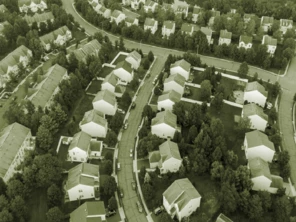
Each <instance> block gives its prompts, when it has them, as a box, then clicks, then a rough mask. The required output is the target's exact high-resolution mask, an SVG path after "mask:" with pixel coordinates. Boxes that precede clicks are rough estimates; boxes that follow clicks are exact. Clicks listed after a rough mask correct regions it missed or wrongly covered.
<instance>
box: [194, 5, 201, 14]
mask: <svg viewBox="0 0 296 222" xmlns="http://www.w3.org/2000/svg"><path fill="white" fill-rule="evenodd" d="M202 11H203V9H202V8H201V7H199V6H194V7H193V12H192V14H193V15H196V14H199V13H201V12H202Z"/></svg>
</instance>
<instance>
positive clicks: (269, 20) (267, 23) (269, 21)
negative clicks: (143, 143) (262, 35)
mask: <svg viewBox="0 0 296 222" xmlns="http://www.w3.org/2000/svg"><path fill="white" fill-rule="evenodd" d="M273 21H274V19H273V17H268V16H262V17H261V27H262V28H263V30H264V32H268V30H270V29H271V26H272V25H273Z"/></svg>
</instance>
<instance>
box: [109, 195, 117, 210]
mask: <svg viewBox="0 0 296 222" xmlns="http://www.w3.org/2000/svg"><path fill="white" fill-rule="evenodd" d="M108 208H109V209H110V210H117V201H116V199H115V197H113V196H112V197H111V198H110V199H109V200H108Z"/></svg>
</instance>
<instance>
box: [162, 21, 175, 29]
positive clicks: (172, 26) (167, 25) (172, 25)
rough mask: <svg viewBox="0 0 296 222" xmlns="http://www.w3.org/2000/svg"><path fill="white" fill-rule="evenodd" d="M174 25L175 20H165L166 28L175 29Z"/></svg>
mask: <svg viewBox="0 0 296 222" xmlns="http://www.w3.org/2000/svg"><path fill="white" fill-rule="evenodd" d="M174 25H175V22H174V21H168V20H167V21H164V22H163V26H164V27H165V28H166V29H173V28H174Z"/></svg>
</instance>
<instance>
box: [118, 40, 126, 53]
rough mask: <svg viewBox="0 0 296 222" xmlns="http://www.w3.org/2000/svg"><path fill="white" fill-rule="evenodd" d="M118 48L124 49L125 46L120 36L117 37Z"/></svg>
mask: <svg viewBox="0 0 296 222" xmlns="http://www.w3.org/2000/svg"><path fill="white" fill-rule="evenodd" d="M119 50H120V51H125V47H124V42H123V38H122V36H120V38H119Z"/></svg>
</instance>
